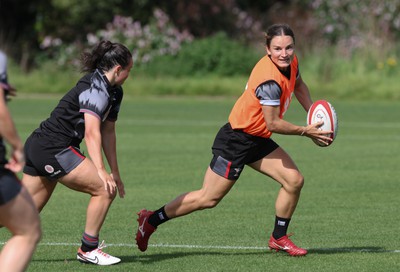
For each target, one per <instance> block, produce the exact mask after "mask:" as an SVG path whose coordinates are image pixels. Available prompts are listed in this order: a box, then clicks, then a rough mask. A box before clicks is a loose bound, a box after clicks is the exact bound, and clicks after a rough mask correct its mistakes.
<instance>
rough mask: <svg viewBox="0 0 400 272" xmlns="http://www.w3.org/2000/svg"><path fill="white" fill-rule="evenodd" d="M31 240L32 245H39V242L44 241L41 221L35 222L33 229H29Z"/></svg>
mask: <svg viewBox="0 0 400 272" xmlns="http://www.w3.org/2000/svg"><path fill="white" fill-rule="evenodd" d="M29 230H30V231H29V233H28V236H29V239H30V243H32V244H38V243H39V241H40V240H41V239H42V228H41V226H40V221H39V220H38V222H35V223H33V224H32V225H31V227H30V228H29Z"/></svg>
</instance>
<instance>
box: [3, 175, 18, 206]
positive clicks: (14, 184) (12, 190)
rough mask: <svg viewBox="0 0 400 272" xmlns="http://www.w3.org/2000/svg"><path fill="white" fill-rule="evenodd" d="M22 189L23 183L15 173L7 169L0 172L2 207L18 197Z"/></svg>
mask: <svg viewBox="0 0 400 272" xmlns="http://www.w3.org/2000/svg"><path fill="white" fill-rule="evenodd" d="M21 188H22V185H21V182H20V180H19V179H18V177H17V176H16V175H15V174H14V173H13V172H11V171H10V170H7V169H1V170H0V205H4V204H6V203H7V202H9V201H10V200H12V199H13V198H14V197H16V196H17V195H18V194H19V192H20V191H21Z"/></svg>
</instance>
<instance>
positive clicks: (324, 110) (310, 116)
mask: <svg viewBox="0 0 400 272" xmlns="http://www.w3.org/2000/svg"><path fill="white" fill-rule="evenodd" d="M320 121H323V122H324V124H323V125H322V126H321V127H319V129H320V130H329V131H333V133H331V134H329V135H327V136H328V137H330V138H332V142H330V143H329V144H328V145H325V144H323V143H320V142H318V141H317V140H315V139H312V140H313V142H314V143H315V144H316V145H319V146H322V147H323V146H329V145H331V144H332V143H333V140H335V138H336V135H337V132H338V120H337V115H336V111H335V109H334V108H333V107H332V105H331V104H330V103H329V102H328V101H326V100H317V101H315V102H314V103H313V104H312V105H311V107H310V109H309V110H308V113H307V125H311V124H315V123H318V122H320Z"/></svg>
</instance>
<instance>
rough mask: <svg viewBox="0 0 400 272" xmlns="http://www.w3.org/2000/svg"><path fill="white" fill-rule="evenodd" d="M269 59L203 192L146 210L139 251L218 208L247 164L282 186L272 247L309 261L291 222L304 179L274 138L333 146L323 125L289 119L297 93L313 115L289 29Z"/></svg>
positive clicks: (223, 133)
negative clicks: (176, 223)
mask: <svg viewBox="0 0 400 272" xmlns="http://www.w3.org/2000/svg"><path fill="white" fill-rule="evenodd" d="M266 50H267V53H268V54H267V55H266V56H264V57H263V58H262V59H261V60H260V61H259V62H258V63H257V64H256V66H255V67H254V69H253V71H252V72H251V75H250V77H249V80H248V83H247V85H246V89H245V91H244V93H243V94H242V96H241V97H240V98H239V99H238V100H237V102H236V104H235V105H234V107H233V109H232V111H231V114H230V116H229V122H228V123H227V124H225V125H224V126H223V127H222V128H221V129H220V131H219V132H218V134H217V136H216V138H215V141H214V144H213V147H212V150H213V155H214V156H213V159H212V161H211V163H210V166H209V167H208V169H207V171H206V174H205V177H204V183H203V187H202V188H201V189H200V190H196V191H192V192H189V193H184V194H182V195H180V196H178V197H177V198H176V199H174V200H173V201H171V202H169V203H168V204H166V205H165V206H163V207H161V208H160V209H158V210H156V211H148V210H141V211H140V212H139V213H138V215H139V218H138V222H139V227H138V231H137V234H136V241H137V245H138V248H139V249H140V250H141V251H145V250H146V249H147V245H148V240H149V237H150V235H151V234H152V233H153V232H154V231H155V230H156V229H157V227H158V225H160V224H162V223H164V222H166V221H168V220H169V219H171V218H175V217H179V216H183V215H186V214H189V213H191V212H193V211H197V210H202V209H207V208H213V207H215V206H216V205H217V204H218V203H219V202H220V201H221V200H222V198H223V197H224V196H225V195H226V194H227V193H228V192H229V190H230V189H231V188H232V186H233V185H234V184H235V182H236V180H237V179H238V178H239V176H240V174H241V172H242V170H243V168H244V166H245V165H248V166H250V167H251V168H253V169H255V170H256V171H258V172H260V173H262V174H264V175H267V176H269V177H271V178H273V179H274V180H276V181H277V182H279V183H280V184H281V189H280V190H279V193H278V197H277V199H276V203H275V212H276V219H275V227H274V230H273V232H272V234H271V237H270V240H269V243H268V245H269V247H270V248H271V249H274V250H277V251H278V250H283V251H286V252H287V253H289V254H290V255H292V256H303V255H306V254H307V250H306V249H303V248H300V247H297V246H296V245H295V244H294V243H293V242H292V241H291V240H290V239H289V238H288V236H287V228H288V226H289V222H290V219H291V217H292V215H293V213H294V210H295V209H296V205H297V202H298V200H299V197H300V191H301V188H302V187H303V183H304V178H303V176H302V174H301V173H300V172H299V170H298V169H297V167H296V165H295V163H294V162H293V160H292V159H291V158H290V156H289V155H288V154H287V153H286V152H285V151H284V150H283V149H282V148H281V147H279V145H278V144H276V143H275V142H274V141H273V140H272V139H271V138H270V137H271V135H272V133H279V134H287V135H299V136H307V137H309V138H312V139H316V140H318V141H321V142H323V143H325V144H328V142H329V141H331V139H330V138H328V137H326V136H324V134H328V133H331V132H330V131H320V130H318V127H319V126H320V125H321V124H322V123H317V124H313V125H309V126H306V127H303V126H297V125H294V124H292V123H289V122H287V121H285V120H283V115H284V114H285V112H286V110H287V109H288V107H289V104H290V102H291V98H292V94H293V93H294V94H295V95H296V98H297V99H298V101H299V102H300V104H301V105H302V106H303V108H304V109H305V110H306V111H308V109H309V108H310V106H311V104H312V100H311V97H310V93H309V90H308V87H307V85H306V84H305V83H304V82H303V80H302V78H301V75H300V72H299V67H298V61H297V57H296V55H295V53H294V52H295V38H294V34H293V31H292V30H291V29H290V27H289V26H287V25H284V24H276V25H272V26H271V27H269V28H268V31H267V33H266Z"/></svg>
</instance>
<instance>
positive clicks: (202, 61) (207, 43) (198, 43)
mask: <svg viewBox="0 0 400 272" xmlns="http://www.w3.org/2000/svg"><path fill="white" fill-rule="evenodd" d="M259 51H261V50H255V49H254V48H251V47H246V46H244V45H242V44H240V43H239V42H237V41H233V40H231V39H229V38H228V37H227V36H226V35H225V34H224V33H218V34H216V35H214V36H212V37H209V38H204V39H199V40H195V41H193V42H192V43H190V44H183V46H182V48H181V50H180V51H179V53H178V54H176V55H175V56H162V57H157V58H155V59H154V61H153V62H152V63H151V64H149V65H146V66H145V67H143V69H141V71H142V72H144V73H146V74H150V75H171V76H202V75H206V74H214V75H219V76H233V75H248V74H249V73H250V72H251V69H252V68H253V66H254V65H255V63H256V62H257V61H258V60H259V59H260V58H261V57H262V56H263V53H261V52H259Z"/></svg>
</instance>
